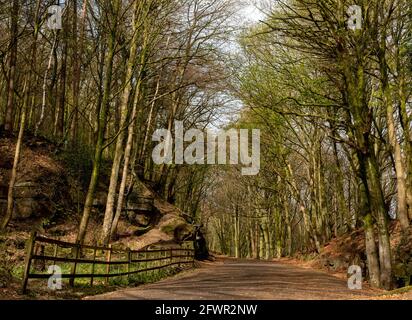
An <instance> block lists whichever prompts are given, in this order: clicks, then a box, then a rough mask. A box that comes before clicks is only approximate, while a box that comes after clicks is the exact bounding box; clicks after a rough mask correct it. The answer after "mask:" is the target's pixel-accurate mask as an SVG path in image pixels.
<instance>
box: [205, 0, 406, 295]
mask: <svg viewBox="0 0 412 320" xmlns="http://www.w3.org/2000/svg"><path fill="white" fill-rule="evenodd" d="M350 5H351V4H350V3H349V2H345V1H329V2H324V1H316V2H313V1H306V0H294V1H286V0H285V1H278V2H277V3H276V4H275V5H274V6H273V7H272V12H271V14H270V16H269V17H268V18H267V20H266V21H265V24H264V25H261V26H260V27H257V28H255V29H254V30H252V31H251V32H250V33H248V34H245V36H244V37H243V40H242V47H243V51H244V57H243V58H242V60H241V63H242V64H243V65H245V67H244V68H242V69H241V72H240V73H239V80H238V81H237V82H236V83H235V88H236V91H237V92H238V94H239V97H240V98H241V99H242V100H243V101H244V103H245V104H246V106H247V107H249V109H250V111H249V112H247V116H244V117H243V118H242V120H241V123H242V122H243V123H244V122H246V123H250V121H251V119H252V121H254V123H255V124H256V126H258V127H261V128H262V129H263V130H264V131H265V132H266V134H265V135H267V136H268V138H267V139H264V141H265V142H264V143H265V148H264V150H266V152H265V155H264V160H263V161H264V163H265V165H264V169H263V170H264V173H263V174H261V175H260V177H257V178H256V182H255V184H257V185H258V190H260V192H259V191H256V192H252V193H249V192H248V190H249V189H250V186H249V185H248V183H250V181H248V183H246V184H245V185H244V186H243V187H242V188H243V189H242V190H243V191H240V192H241V193H242V192H243V194H245V195H249V196H250V197H251V200H252V201H253V200H256V198H258V196H257V195H258V194H260V193H263V194H265V197H266V198H267V199H266V200H265V201H264V203H265V204H268V203H271V204H270V205H269V206H268V207H267V208H265V211H264V212H266V214H267V215H268V217H269V221H270V224H271V227H270V230H271V232H272V234H271V243H272V246H273V245H274V246H276V244H278V243H282V245H280V248H282V250H281V251H282V254H290V253H291V252H292V251H294V250H302V249H303V250H305V248H313V249H314V250H317V251H319V250H320V248H321V246H322V244H325V243H326V242H328V241H329V240H330V239H331V238H332V237H334V236H338V235H339V234H342V233H344V232H347V231H348V230H353V229H354V228H357V227H359V226H362V227H363V228H364V230H365V237H366V255H367V260H368V269H369V275H370V281H371V284H372V285H374V286H376V287H383V288H390V287H391V284H392V258H391V254H392V253H391V247H390V235H389V228H388V226H389V220H391V219H394V218H395V217H396V218H397V219H398V221H399V224H400V226H401V228H402V230H403V232H404V235H406V234H407V233H408V232H409V226H410V218H411V216H410V204H409V200H410V199H409V197H408V195H409V194H410V192H411V190H410V185H408V183H407V181H408V179H409V178H408V177H409V176H410V165H409V164H408V163H409V160H408V159H409V158H410V156H411V155H410V150H409V144H410V143H409V141H410V132H409V131H410V130H409V127H410V117H409V113H410V112H409V111H410V107H411V93H412V92H411V90H410V88H411V86H410V85H409V86H405V83H408V84H410V83H411V79H412V78H411V76H412V73H411V68H410V66H411V55H410V52H411V51H410V40H411V32H410V31H411V30H410V21H411V19H410V17H411V16H410V13H411V11H410V10H411V7H410V5H408V4H407V1H403V0H399V1H398V0H388V1H368V2H367V3H366V2H360V3H359V5H360V8H361V9H362V28H360V29H358V30H350V29H349V28H348V25H347V21H348V19H349V15H348V13H347V12H349V11H348V8H349V6H350ZM407 52H409V53H407ZM400 66H406V67H400ZM399 68H401V69H399ZM269 150H272V151H271V152H270V153H269ZM225 179H232V178H229V177H227V178H225ZM235 179H236V178H235ZM212 197H214V196H212ZM272 197H273V199H276V200H275V201H274V202H271V200H270V199H271V198H272ZM282 199H283V200H282ZM249 201H250V200H249ZM246 202H247V201H246ZM242 207H243V210H245V211H246V212H249V215H250V212H253V211H254V210H253V209H250V208H249V207H248V206H247V205H245V203H244V202H243V206H242ZM250 210H252V211H250ZM230 211H231V212H233V210H230ZM278 214H280V215H281V217H282V218H281V219H282V221H284V223H283V225H282V227H281V229H280V230H279V229H278V227H277V219H278V218H277V215H278ZM254 217H256V213H255V214H254ZM222 219H223V218H222ZM248 221H250V219H246V221H245V222H244V223H243V226H242V227H243V228H246V229H247V228H250V226H249V227H248V225H249V224H250V222H248ZM258 221H260V225H261V228H260V230H259V228H257V229H256V228H253V227H252V229H251V230H252V232H251V234H253V233H257V234H258V236H257V237H260V235H262V234H263V237H264V235H265V227H262V224H263V225H264V224H265V222H264V220H262V218H259V219H258ZM291 229H292V230H291ZM255 230H256V231H255ZM243 234H244V239H245V240H244V241H246V239H247V237H249V236H248V233H243ZM249 238H250V239H249V240H248V242H249V243H251V244H252V243H254V242H255V240H254V239H253V238H254V236H250V237H249ZM291 244H292V245H291ZM262 245H263V244H262ZM252 247H253V245H251V248H252ZM221 249H222V247H221ZM286 249H287V250H286ZM223 251H224V250H223ZM246 252H250V251H246ZM274 252H278V251H277V250H276V249H274V248H271V253H272V254H273V253H274Z"/></svg>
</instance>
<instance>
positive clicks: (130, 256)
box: [127, 247, 132, 282]
mask: <svg viewBox="0 0 412 320" xmlns="http://www.w3.org/2000/svg"><path fill="white" fill-rule="evenodd" d="M127 261H128V263H127V281H128V282H130V270H131V263H132V252H131V250H130V248H129V247H127Z"/></svg>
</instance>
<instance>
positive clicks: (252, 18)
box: [241, 1, 264, 23]
mask: <svg viewBox="0 0 412 320" xmlns="http://www.w3.org/2000/svg"><path fill="white" fill-rule="evenodd" d="M248 2H249V4H248V5H246V6H245V7H244V9H242V10H241V14H242V15H243V16H244V17H245V18H246V19H247V20H248V22H250V23H256V22H258V21H259V20H262V19H263V18H264V15H263V13H262V12H260V11H259V10H258V9H257V7H256V6H255V5H254V4H253V1H248Z"/></svg>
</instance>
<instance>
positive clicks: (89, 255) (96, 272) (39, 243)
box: [22, 232, 194, 293]
mask: <svg viewBox="0 0 412 320" xmlns="http://www.w3.org/2000/svg"><path fill="white" fill-rule="evenodd" d="M47 262H49V263H50V264H49V265H58V266H59V267H60V269H62V272H61V279H69V284H70V285H71V286H74V285H75V279H90V282H89V284H90V286H93V283H94V279H96V278H97V279H104V282H103V283H104V284H108V283H109V279H110V278H115V277H127V278H128V280H130V277H131V276H133V275H137V274H141V273H145V272H150V271H154V270H160V269H165V268H168V267H172V266H184V265H194V249H193V242H185V243H183V244H182V246H181V247H179V248H176V247H169V248H148V249H146V250H130V249H129V248H128V249H126V250H125V249H115V248H113V247H112V246H111V245H109V246H108V247H103V246H97V245H95V246H92V245H81V244H78V243H69V242H63V241H60V240H55V239H50V238H46V237H43V236H39V235H38V234H37V233H35V232H33V233H32V234H31V236H30V240H29V242H28V245H27V254H26V259H25V268H24V275H23V288H22V292H23V293H25V292H26V289H27V285H28V280H29V279H49V278H50V277H51V276H52V274H50V273H47V270H46V266H47Z"/></svg>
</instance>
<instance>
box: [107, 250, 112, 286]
mask: <svg viewBox="0 0 412 320" xmlns="http://www.w3.org/2000/svg"><path fill="white" fill-rule="evenodd" d="M111 260H112V245H111V244H109V247H108V250H107V258H106V262H108V264H107V267H106V274H107V275H109V274H110V262H111ZM107 284H109V277H106V285H107Z"/></svg>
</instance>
